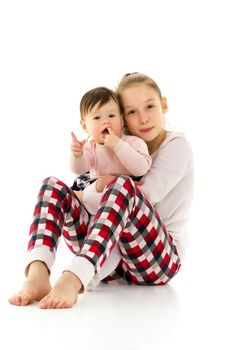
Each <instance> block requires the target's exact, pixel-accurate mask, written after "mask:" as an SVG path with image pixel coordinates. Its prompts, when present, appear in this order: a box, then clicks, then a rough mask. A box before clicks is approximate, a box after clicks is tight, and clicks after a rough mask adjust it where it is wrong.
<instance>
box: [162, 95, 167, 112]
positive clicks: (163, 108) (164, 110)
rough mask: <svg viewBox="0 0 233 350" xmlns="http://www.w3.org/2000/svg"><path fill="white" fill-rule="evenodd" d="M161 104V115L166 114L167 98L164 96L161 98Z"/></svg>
mask: <svg viewBox="0 0 233 350" xmlns="http://www.w3.org/2000/svg"><path fill="white" fill-rule="evenodd" d="M161 104H162V110H163V113H166V112H167V111H168V105H167V98H166V97H165V96H163V97H162V101H161Z"/></svg>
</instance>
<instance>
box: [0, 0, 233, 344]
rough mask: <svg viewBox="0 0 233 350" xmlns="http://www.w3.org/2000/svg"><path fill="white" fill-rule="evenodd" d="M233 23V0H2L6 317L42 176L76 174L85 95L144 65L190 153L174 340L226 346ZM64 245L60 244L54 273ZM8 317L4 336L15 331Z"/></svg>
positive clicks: (1, 251) (0, 131) (1, 205)
mask: <svg viewBox="0 0 233 350" xmlns="http://www.w3.org/2000/svg"><path fill="white" fill-rule="evenodd" d="M232 32H233V25H232V10H231V1H230V0H229V1H227V0H221V1H215V0H213V1H205V0H203V1H185V0H183V1H182V0H178V1H166V0H163V1H156V0H153V1H152V0H145V1H138V0H132V1H130V0H125V1H107V0H99V1H83V2H80V1H69V0H66V1H59V0H57V1H51V0H46V1H44V0H41V1H33V0H31V1H25V0H23V1H11V0H5V1H1V3H0V50H1V51H0V117H1V128H0V142H1V144H0V151H1V158H0V164H1V170H0V176H1V200H0V215H1V230H0V232H1V244H0V269H1V275H2V283H1V295H2V297H1V305H2V307H3V310H4V312H5V314H6V315H8V321H9V320H11V319H10V318H9V314H10V315H13V316H12V317H14V314H13V313H12V312H16V313H17V312H18V311H12V310H13V309H12V307H11V306H8V304H7V301H6V300H7V297H8V296H9V295H10V294H11V293H12V292H15V291H16V290H17V289H18V288H19V286H20V284H21V282H22V279H23V273H22V271H23V268H24V256H25V252H26V244H27V239H28V230H29V224H30V220H31V216H32V211H33V206H34V203H35V199H36V195H37V191H38V189H39V186H40V182H41V180H42V179H43V178H45V177H47V176H49V175H55V176H57V177H58V178H60V179H62V180H64V181H65V182H67V183H68V184H71V183H72V180H73V175H72V174H71V173H70V170H69V166H68V158H69V150H70V142H71V138H70V131H71V130H73V131H75V132H76V134H77V135H79V136H80V137H82V136H83V134H82V133H81V130H80V127H79V100H80V97H81V96H82V95H83V94H84V93H85V92H86V91H87V90H88V89H91V88H93V87H95V86H99V85H106V86H109V87H110V88H115V86H116V85H117V82H118V81H119V80H120V79H121V77H122V75H123V74H125V73H127V72H134V71H138V72H142V73H145V74H148V75H150V76H152V77H153V78H154V79H155V80H156V81H157V83H158V84H159V86H160V87H161V90H162V93H163V94H164V95H165V96H167V99H168V104H169V112H168V114H167V118H168V122H169V124H170V126H171V127H172V129H173V130H177V131H184V132H185V133H186V135H187V137H188V139H189V140H190V142H191V144H192V147H193V152H194V157H195V168H196V189H195V198H194V203H193V210H192V218H191V220H190V241H191V244H190V252H189V255H188V258H187V262H186V265H185V267H184V270H183V271H185V272H183V275H182V273H181V275H180V277H177V282H174V286H175V287H176V292H177V293H178V295H179V298H180V303H181V305H183V309H184V305H188V306H189V307H190V308H191V309H190V310H193V311H194V310H195V311H196V313H195V317H193V316H192V315H190V314H189V312H188V311H187V309H186V314H185V315H186V317H188V319H187V322H186V321H185V320H183V323H181V328H180V329H179V332H178V333H179V336H178V335H177V334H176V333H175V331H174V333H175V338H176V339H178V340H179V341H178V343H177V347H176V345H175V344H173V348H175V349H176V348H177V349H178V348H179V347H180V346H181V347H182V344H184V343H185V341H187V342H190V344H192V342H193V341H194V340H195V339H197V337H201V336H202V337H204V338H203V339H205V342H204V344H205V346H207V345H208V344H209V345H213V346H214V345H216V346H217V345H218V344H221V346H222V345H223V343H224V344H225V345H224V346H223V348H224V349H227V348H228V346H229V349H230V348H231V346H230V343H231V344H232V342H231V339H230V334H229V331H230V328H229V327H230V323H229V321H228V317H230V316H231V314H232V301H231V300H232V294H231V293H232V286H231V279H232V244H233V238H232V220H231V216H232V195H233V191H232V175H233V174H232V166H231V164H232V155H231V152H232V146H233V145H232V117H233V108H232V104H233V103H232V92H233V89H232V82H233V69H232V62H233V53H232ZM63 249H64V251H63ZM66 254H67V252H66V249H65V248H64V247H63V248H61V252H60V258H59V259H60V260H59V262H58V267H57V270H55V274H56V271H57V273H58V271H59V272H60V271H61V269H62V267H61V268H60V265H61V266H62V263H63V261H65V259H66ZM59 264H60V265H59ZM55 269H56V268H55ZM59 269H60V270H59ZM179 278H180V280H179ZM182 288H183V289H182ZM184 290H185V291H187V293H184V292H183V291H184ZM183 294H185V295H183ZM183 296H184V300H186V304H182V303H184V301H183V299H182V297H183ZM185 296H186V299H185ZM127 297H129V296H127ZM96 302H97V303H98V298H97V300H96ZM114 302H115V301H114ZM194 305H196V306H195V307H194ZM181 309H182V306H181ZM30 310H31V314H33V315H34V314H36V312H38V311H37V309H34V308H33V309H30ZM188 310H189V308H188ZM197 310H198V311H197ZM82 312H84V314H85V307H84V309H83V311H82ZM89 312H90V310H89ZM166 312H167V315H168V318H169V311H167V309H166ZM3 314H4V313H2V315H3ZM31 314H30V315H31ZM162 314H163V310H162V311H161V310H160V313H159V315H162ZM66 315H67V314H66ZM21 317H22V318H24V317H25V315H24V314H21V315H20V316H19V317H18V322H19V324H20V322H21V321H20V318H21ZM27 317H28V315H27ZM40 317H41V322H42V323H43V322H44V319H43V316H42V314H40ZM66 317H67V316H66ZM75 317H77V318H78V312H77V314H76V316H75ZM138 317H139V318H140V314H139V315H138ZM143 317H144V316H143ZM11 321H12V320H11ZM156 322H157V323H158V324H159V319H157V321H156ZM174 322H176V321H174ZM199 322H201V323H200V324H201V326H200V325H199V327H198V330H197V325H198V324H199ZM10 323H11V322H10V321H9V327H8V326H6V332H5V334H6V335H7V337H8V336H9V335H11V333H12V334H14V329H12V328H11V327H10ZM163 332H164V330H163ZM77 334H78V333H77ZM29 337H30V335H29ZM192 337H193V338H192ZM180 339H183V341H184V340H185V341H184V343H182V342H180ZM12 341H14V340H13V338H12ZM87 342H88V340H87ZM157 344H158V342H157ZM160 344H162V345H164V344H163V341H162V340H161V339H160ZM195 344H196V343H195ZM131 345H132V344H131ZM154 345H155V348H156V339H155V340H154ZM179 345H180V346H179ZM219 346H220V345H219ZM5 348H6V347H5ZM123 348H124V347H122V349H123ZM128 348H129V346H128V347H127V346H126V347H125V349H128ZM142 348H143V344H141V346H140V347H139V349H142Z"/></svg>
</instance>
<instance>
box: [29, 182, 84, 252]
mask: <svg viewBox="0 0 233 350" xmlns="http://www.w3.org/2000/svg"><path fill="white" fill-rule="evenodd" d="M88 223H89V214H88V213H87V211H86V210H85V208H84V207H83V205H82V204H81V203H80V202H79V200H78V199H77V197H76V195H75V194H74V192H73V191H72V190H71V189H70V188H69V187H68V186H66V185H65V184H64V183H63V182H61V181H59V180H58V179H57V178H55V177H49V178H47V179H45V180H44V181H43V183H42V187H41V189H40V191H39V195H38V201H37V204H36V206H35V210H34V217H33V222H32V224H31V227H30V240H29V244H28V250H31V249H32V248H34V247H39V246H42V245H45V246H48V247H49V249H50V250H51V251H52V252H53V253H55V252H56V250H57V245H58V243H59V240H60V237H61V235H62V234H63V236H64V239H65V242H66V244H67V245H68V247H69V248H70V250H71V251H72V252H74V253H77V252H79V251H80V249H81V247H82V246H83V243H84V239H85V236H86V234H87V225H88Z"/></svg>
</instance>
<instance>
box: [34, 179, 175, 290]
mask: <svg viewBox="0 0 233 350" xmlns="http://www.w3.org/2000/svg"><path fill="white" fill-rule="evenodd" d="M89 220H90V217H89V214H88V212H87V211H86V209H85V207H84V206H83V205H82V204H81V203H80V202H79V200H78V199H77V197H76V195H75V194H74V192H73V191H72V190H71V189H70V188H69V187H68V186H66V185H65V184H64V183H63V182H61V181H59V180H58V179H56V178H55V177H50V178H47V179H45V180H44V182H43V184H42V187H41V189H40V192H39V196H38V202H37V204H36V207H35V211H34V218H33V223H32V225H31V227H30V240H29V244H28V249H29V250H31V249H34V248H35V247H37V248H38V247H40V246H47V247H48V248H49V250H50V251H51V252H53V253H54V254H55V253H56V249H57V246H58V243H59V240H60V237H61V235H63V236H64V239H65V242H66V244H67V246H68V247H69V248H70V250H71V251H72V252H73V253H74V254H76V255H77V256H81V257H84V258H86V259H87V260H89V262H91V263H92V264H93V265H94V268H95V272H96V273H97V272H98V271H99V269H100V268H101V266H102V265H103V263H104V262H105V260H106V258H107V257H108V255H109V254H110V252H111V251H112V249H113V247H114V246H115V245H116V244H117V245H118V248H119V251H120V254H121V261H120V263H119V265H118V267H117V268H116V270H115V271H114V272H113V273H112V274H111V276H109V277H107V278H106V279H105V281H109V280H114V279H117V278H123V279H124V280H125V281H127V282H128V283H133V284H139V285H161V284H165V283H166V282H168V281H169V280H170V279H171V278H172V277H173V276H174V275H175V274H176V273H177V272H178V270H179V268H180V259H179V257H178V254H177V250H176V247H175V245H174V243H173V239H172V237H171V236H170V235H169V234H168V233H167V232H166V229H165V227H164V225H163V224H162V222H161V220H160V217H159V215H158V213H157V212H156V211H154V209H153V207H152V206H151V205H150V203H149V202H148V201H147V200H146V198H145V197H144V195H143V194H142V193H141V191H140V190H139V189H138V187H137V186H135V184H134V182H133V181H132V180H131V179H130V178H129V177H127V176H119V177H117V178H115V179H114V180H113V181H112V182H111V183H110V184H109V185H108V187H107V189H106V190H105V193H104V194H103V197H102V200H101V203H100V207H99V210H98V211H97V213H96V215H95V217H94V220H93V223H92V225H91V226H90V227H89V228H88V224H89Z"/></svg>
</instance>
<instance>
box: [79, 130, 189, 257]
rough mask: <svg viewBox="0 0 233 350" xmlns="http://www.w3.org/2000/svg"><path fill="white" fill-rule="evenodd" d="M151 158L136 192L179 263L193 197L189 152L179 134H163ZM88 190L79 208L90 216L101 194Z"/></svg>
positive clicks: (184, 140)
mask: <svg viewBox="0 0 233 350" xmlns="http://www.w3.org/2000/svg"><path fill="white" fill-rule="evenodd" d="M151 157H152V166H151V168H150V170H149V171H148V172H147V174H146V175H145V176H144V183H143V185H142V186H141V187H140V188H141V190H142V192H143V193H144V194H145V195H146V197H147V198H148V199H149V201H150V202H151V204H152V205H153V207H154V208H155V210H156V211H157V212H158V214H159V216H160V218H161V220H162V222H163V223H164V224H165V227H166V229H167V231H168V232H169V233H170V234H171V236H172V237H173V239H174V242H175V244H176V247H177V250H178V254H179V257H180V259H181V260H182V259H183V258H184V256H185V251H186V246H187V243H188V240H187V222H188V219H189V212H190V206H191V202H192V196H193V183H194V167H193V155H192V149H191V146H190V144H189V142H188V141H187V140H186V138H185V135H184V134H183V133H175V132H167V136H166V138H165V140H164V141H163V142H162V144H161V145H160V147H159V148H158V149H157V150H156V151H155V152H154V153H153V154H152V155H151ZM89 187H90V188H89V190H88V191H84V195H83V204H84V205H85V207H86V208H87V210H88V211H89V212H90V213H91V214H92V215H94V214H95V213H96V211H97V209H98V207H99V204H100V200H101V197H102V194H101V193H98V192H96V189H95V183H93V184H92V185H90V186H89Z"/></svg>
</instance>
